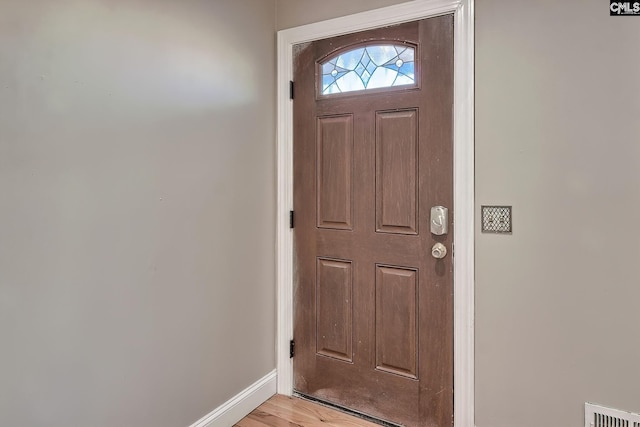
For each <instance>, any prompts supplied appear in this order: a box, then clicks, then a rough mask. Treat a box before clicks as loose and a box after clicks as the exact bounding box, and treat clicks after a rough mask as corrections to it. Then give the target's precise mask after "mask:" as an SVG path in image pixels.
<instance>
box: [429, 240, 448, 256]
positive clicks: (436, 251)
mask: <svg viewBox="0 0 640 427" xmlns="http://www.w3.org/2000/svg"><path fill="white" fill-rule="evenodd" d="M431 255H432V256H433V257H434V258H436V259H442V258H444V257H445V256H447V247H446V246H445V245H443V244H442V243H440V242H438V243H436V244H435V245H433V247H432V248H431Z"/></svg>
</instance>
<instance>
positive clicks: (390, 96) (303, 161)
mask: <svg viewBox="0 0 640 427" xmlns="http://www.w3.org/2000/svg"><path fill="white" fill-rule="evenodd" d="M385 41H391V42H393V43H405V42H406V43H408V44H410V45H412V46H415V47H416V84H415V85H412V86H410V87H407V88H403V87H402V86H399V87H394V88H391V89H389V90H380V89H376V90H375V91H373V92H371V93H368V92H366V91H362V92H349V93H343V94H337V95H335V96H334V95H327V96H318V84H319V83H318V81H317V80H316V79H317V77H316V76H317V75H319V65H318V64H319V63H320V62H322V61H323V60H324V59H325V58H328V57H331V56H332V55H333V54H335V52H337V51H339V50H340V49H344V48H349V47H350V46H351V47H357V46H363V45H367V44H371V43H375V42H385ZM294 79H295V85H296V98H295V100H294V101H293V103H294V158H293V162H294V210H295V212H296V224H295V229H294V251H295V252H294V253H295V259H294V263H295V264H294V265H295V269H294V304H295V306H294V339H295V341H296V356H295V358H294V388H295V390H296V391H298V392H300V393H302V394H306V395H310V396H313V397H315V398H318V399H322V400H326V401H329V402H332V403H335V404H337V405H341V406H345V407H348V408H350V409H353V410H356V411H360V412H363V413H366V414H369V415H371V416H374V417H378V418H381V419H386V420H390V421H393V422H396V423H400V424H403V425H406V426H409V427H418V426H447V425H451V424H452V419H453V274H452V271H453V258H452V255H451V253H452V252H453V251H452V248H451V242H452V241H453V218H454V215H455V207H454V206H453V161H452V142H453V138H452V137H453V130H452V129H453V126H452V124H453V121H452V111H453V108H452V107H453V18H452V16H451V15H445V16H440V17H437V18H429V19H427V20H423V21H418V22H412V23H407V24H402V25H398V26H394V27H388V28H383V29H376V30H370V31H367V32H364V33H356V34H351V35H346V36H341V37H336V38H332V39H327V40H319V41H317V42H313V43H309V44H305V45H301V46H298V47H297V48H296V50H295V55H294ZM436 205H442V206H446V207H448V208H449V212H450V215H449V230H450V233H449V234H446V235H443V236H435V235H432V234H431V233H430V228H429V212H430V208H431V206H436ZM436 242H440V243H443V244H444V245H445V246H447V248H448V249H449V255H447V256H446V257H445V258H444V259H442V260H436V259H434V258H433V257H431V247H432V246H433V244H434V243H436Z"/></svg>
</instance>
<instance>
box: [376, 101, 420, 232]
mask: <svg viewBox="0 0 640 427" xmlns="http://www.w3.org/2000/svg"><path fill="white" fill-rule="evenodd" d="M417 190H418V110H417V109H415V108H414V109H411V110H406V111H379V112H376V231H378V232H383V233H402V234H418V220H417V219H418V203H417V199H418V194H417Z"/></svg>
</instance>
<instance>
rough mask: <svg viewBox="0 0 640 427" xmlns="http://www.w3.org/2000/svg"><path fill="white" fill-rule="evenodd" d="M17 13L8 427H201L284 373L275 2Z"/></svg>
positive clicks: (5, 175) (1, 284) (9, 141)
mask: <svg viewBox="0 0 640 427" xmlns="http://www.w3.org/2000/svg"><path fill="white" fill-rule="evenodd" d="M0 9H1V10H2V12H1V13H0V337H1V344H0V347H1V350H0V425H1V426H12V427H35V426H52V427H57V426H60V427H62V426H64V427H68V426H80V425H90V426H134V425H135V426H154V427H160V426H167V427H176V426H187V425H190V424H191V423H193V422H194V421H196V420H197V419H198V418H200V417H201V416H203V415H204V414H206V413H208V412H209V411H211V410H213V409H214V408H216V407H217V406H218V405H220V404H221V403H223V402H225V401H226V400H228V399H229V398H231V397H232V396H233V395H235V394H236V393H238V392H239V391H240V390H242V389H244V388H246V387H247V386H248V385H250V384H251V383H253V382H255V381H256V380H257V379H259V378H260V377H262V376H263V375H265V374H266V373H268V372H269V371H271V370H272V369H273V368H274V367H275V357H274V344H273V343H274V340H275V338H274V331H275V312H274V305H275V287H274V245H275V237H274V235H275V233H274V224H275V219H274V212H275V178H274V177H275V174H274V172H275V160H274V153H275V148H274V125H275V114H274V105H275V89H274V86H275V35H274V31H275V29H274V25H275V5H274V2H273V1H265V0H234V1H233V2H231V1H223V0H220V1H212V0H184V1H179V2H168V1H166V2H164V1H163V2H159V1H151V0H130V1H126V2H124V1H118V2H114V1H106V0H58V1H56V2H50V1H46V0H29V1H21V0H0ZM241 24H242V25H241Z"/></svg>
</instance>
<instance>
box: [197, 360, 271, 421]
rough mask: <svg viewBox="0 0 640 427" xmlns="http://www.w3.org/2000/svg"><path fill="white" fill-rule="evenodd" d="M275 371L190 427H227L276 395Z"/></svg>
mask: <svg viewBox="0 0 640 427" xmlns="http://www.w3.org/2000/svg"><path fill="white" fill-rule="evenodd" d="M276 377H277V375H276V371H275V370H273V371H271V372H269V373H268V374H267V375H265V376H264V377H262V378H260V379H259V380H258V381H256V382H255V383H253V384H251V385H250V386H249V387H247V388H246V389H244V390H242V391H241V392H240V393H238V394H237V395H235V396H234V397H232V398H231V399H229V400H228V401H227V402H225V403H224V404H222V405H220V406H218V407H217V408H216V409H214V410H213V411H211V412H210V413H208V414H207V415H205V416H204V417H202V418H200V419H199V420H198V421H196V422H195V423H193V424H191V426H190V427H229V426H232V425H234V424H235V423H237V422H238V421H240V420H241V419H242V418H244V417H246V416H247V414H249V413H250V412H251V411H253V410H254V409H256V408H257V407H258V406H260V405H262V404H263V403H264V402H265V401H267V399H269V398H270V397H271V396H273V395H274V394H276Z"/></svg>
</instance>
